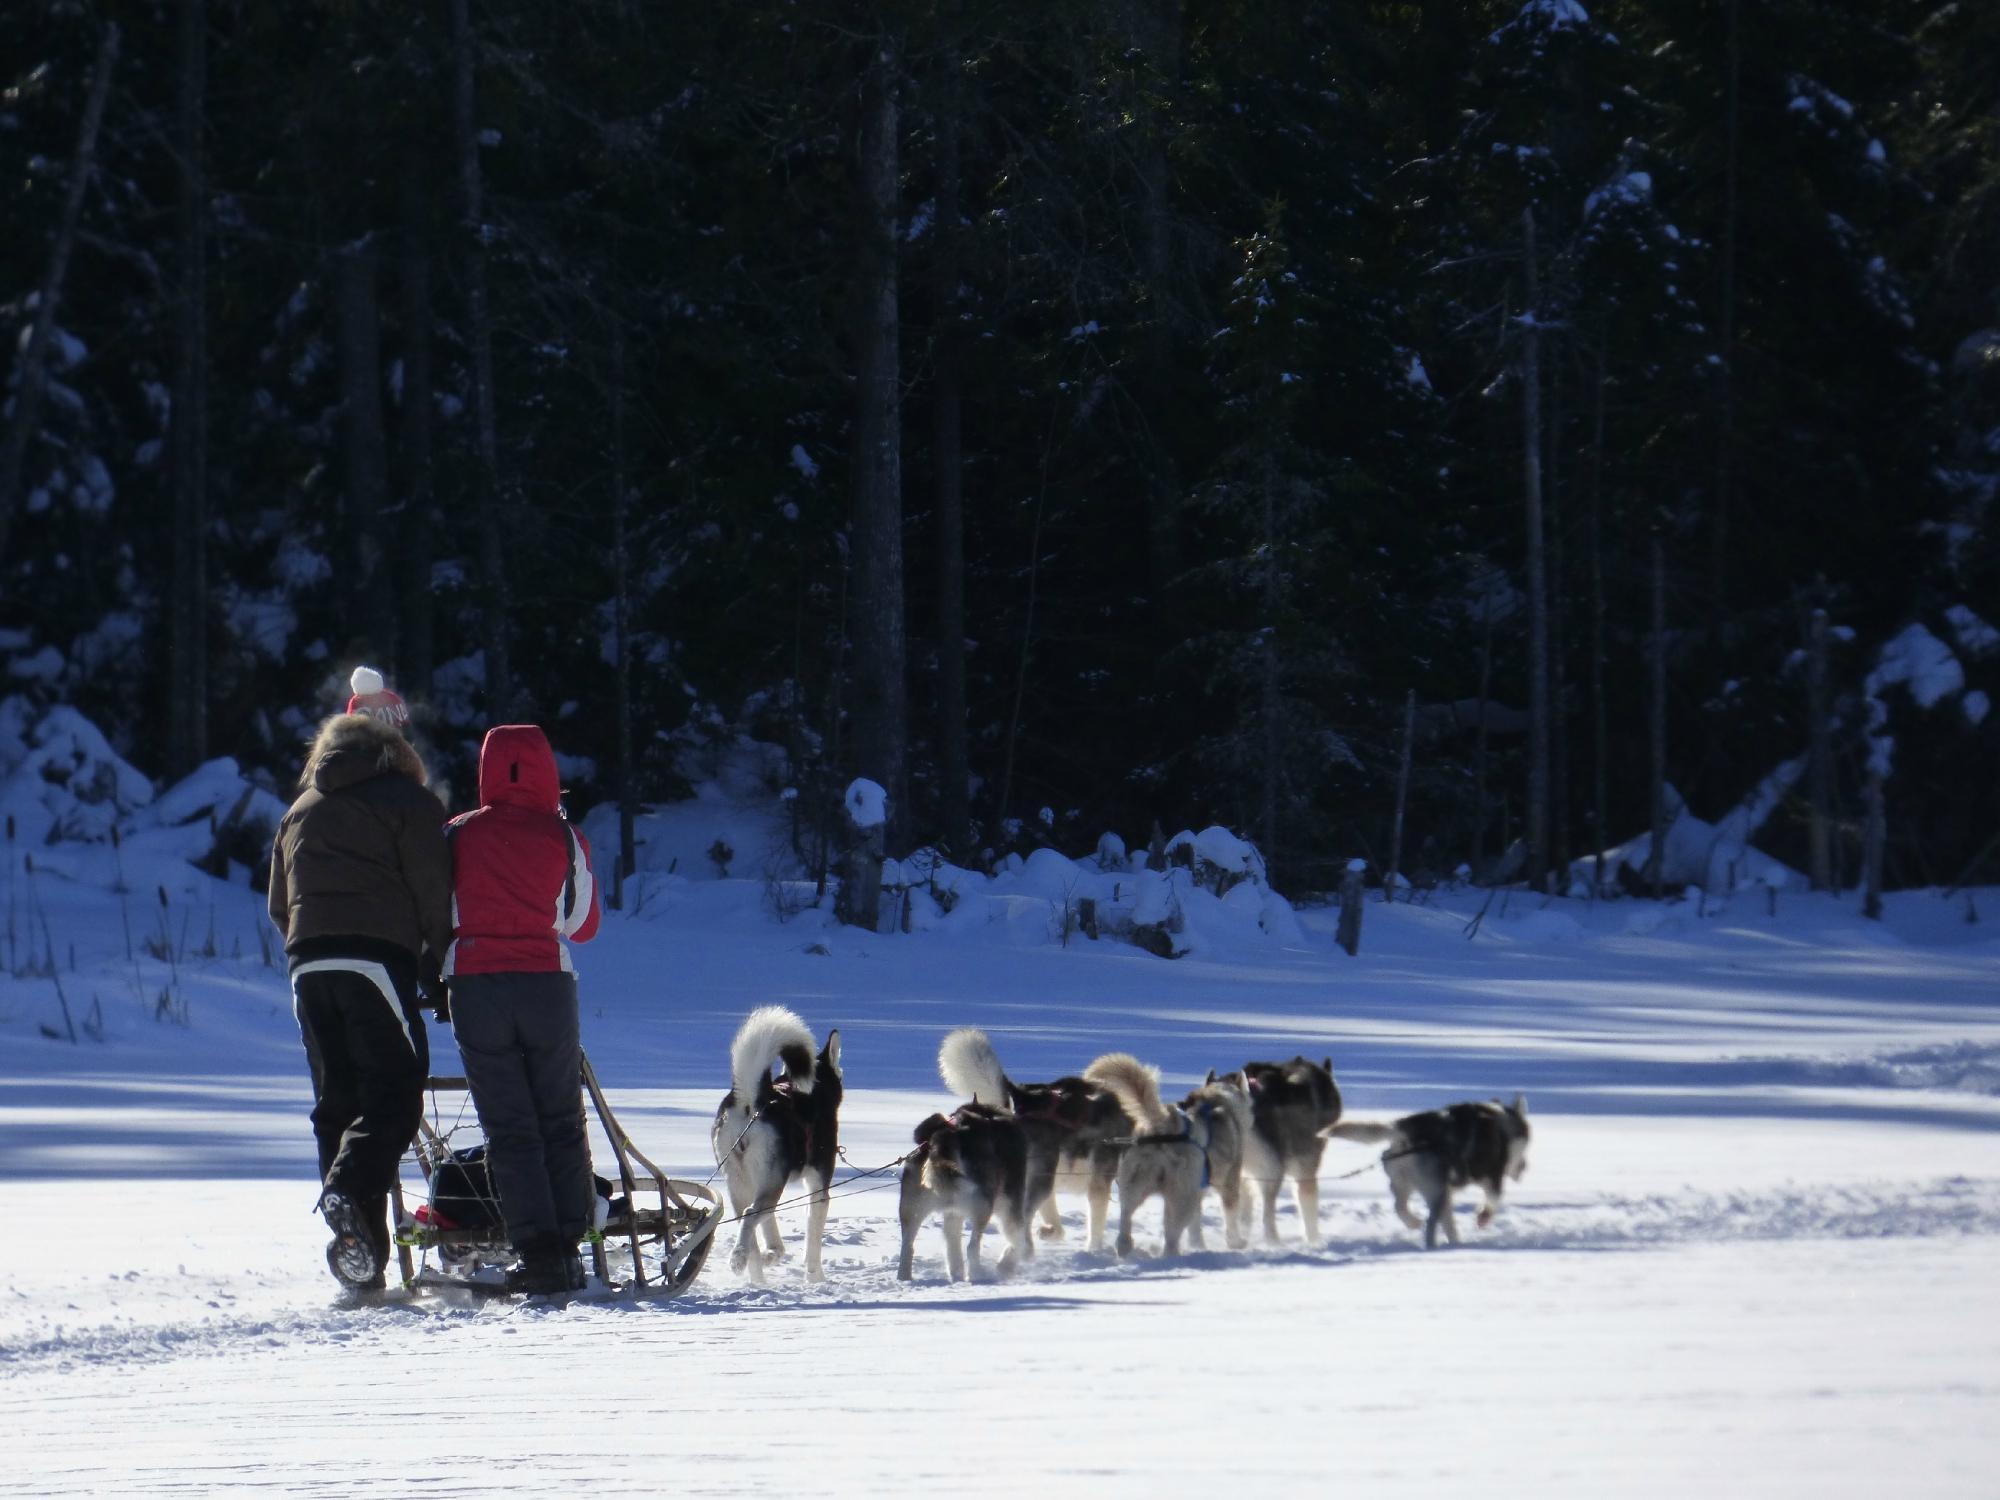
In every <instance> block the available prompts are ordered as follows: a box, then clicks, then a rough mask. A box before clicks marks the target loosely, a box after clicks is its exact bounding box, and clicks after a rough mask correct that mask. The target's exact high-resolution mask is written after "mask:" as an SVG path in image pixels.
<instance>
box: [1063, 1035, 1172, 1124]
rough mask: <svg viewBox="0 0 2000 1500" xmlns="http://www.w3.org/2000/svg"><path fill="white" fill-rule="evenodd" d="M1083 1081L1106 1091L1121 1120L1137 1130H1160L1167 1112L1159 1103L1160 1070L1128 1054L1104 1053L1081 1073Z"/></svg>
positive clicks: (1166, 1118) (1166, 1119) (1164, 1122)
mask: <svg viewBox="0 0 2000 1500" xmlns="http://www.w3.org/2000/svg"><path fill="white" fill-rule="evenodd" d="M1083 1076H1084V1078H1085V1079H1086V1080H1087V1081H1088V1082H1091V1083H1094V1084H1096V1085H1097V1086H1098V1087H1099V1088H1101V1089H1105V1090H1107V1091H1109V1092H1110V1093H1111V1094H1112V1095H1113V1096H1114V1097H1116V1099H1117V1100H1118V1107H1119V1108H1120V1109H1122V1110H1124V1111H1125V1117H1126V1118H1127V1119H1129V1120H1130V1121H1131V1122H1132V1123H1133V1124H1134V1125H1135V1126H1137V1127H1138V1128H1139V1129H1140V1130H1155V1131H1164V1130H1166V1129H1167V1128H1168V1113H1167V1108H1166V1106H1165V1105H1163V1104H1162V1103H1160V1070H1159V1069H1158V1068H1151V1067H1148V1066H1147V1065H1146V1064H1145V1063H1142V1062H1140V1061H1139V1059H1138V1058H1136V1057H1134V1056H1132V1055H1131V1054H1130V1053H1129V1052H1107V1053H1105V1054H1104V1056H1102V1057H1100V1058H1098V1059H1097V1061H1096V1062H1094V1063H1092V1064H1091V1065H1090V1066H1089V1067H1087V1068H1085V1069H1084V1070H1083Z"/></svg>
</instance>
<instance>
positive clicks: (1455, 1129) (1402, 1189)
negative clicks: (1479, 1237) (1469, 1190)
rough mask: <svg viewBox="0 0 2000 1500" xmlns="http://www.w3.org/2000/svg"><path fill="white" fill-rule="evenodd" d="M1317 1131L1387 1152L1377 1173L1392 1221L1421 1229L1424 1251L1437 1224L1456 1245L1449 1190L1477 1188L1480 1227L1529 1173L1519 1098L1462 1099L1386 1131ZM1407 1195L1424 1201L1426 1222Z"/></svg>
mask: <svg viewBox="0 0 2000 1500" xmlns="http://www.w3.org/2000/svg"><path fill="white" fill-rule="evenodd" d="M1323 1133H1324V1134H1326V1135H1329V1136H1339V1137H1340V1138H1341V1139H1342V1140H1348V1141H1361V1142H1363V1143H1381V1144H1386V1145H1387V1146H1388V1148H1389V1149H1388V1150H1387V1151H1384V1152H1383V1153H1382V1167H1383V1170H1385V1171H1386V1172H1387V1173H1388V1174H1389V1192H1390V1194H1391V1195H1392V1196H1393V1197H1394V1198H1395V1200H1396V1216H1397V1217H1398V1218H1400V1219H1401V1220H1402V1221H1403V1222H1404V1223H1405V1224H1407V1225H1409V1226H1410V1228H1412V1229H1421V1230H1423V1232H1424V1248H1425V1249H1427V1250H1428V1249H1432V1248H1434V1247H1435V1246H1436V1245H1437V1232H1438V1227H1439V1225H1442V1226H1443V1227H1444V1232H1445V1237H1446V1238H1447V1239H1449V1240H1450V1241H1451V1242H1452V1243H1453V1244H1454V1245H1456V1244H1457V1243H1458V1242H1459V1239H1458V1221H1457V1220H1456V1219H1455V1218H1454V1217H1453V1216H1452V1211H1451V1195H1452V1193H1453V1192H1454V1191H1456V1190H1457V1189H1459V1188H1462V1187H1473V1186H1477V1187H1478V1188H1480V1189H1482V1190H1483V1191H1484V1192H1485V1194H1486V1202H1485V1203H1484V1204H1483V1205H1481V1207H1480V1210H1479V1227H1480V1228H1481V1229H1484V1228H1485V1227H1486V1226H1487V1225H1489V1224H1491V1223H1492V1222H1493V1215H1494V1214H1495V1213H1497V1212H1498V1211H1499V1208H1500V1190H1501V1188H1502V1187H1503V1186H1504V1185H1505V1183H1506V1181H1507V1179H1508V1178H1512V1179H1514V1180H1515V1181H1517V1182H1518V1181H1519V1180H1520V1177H1521V1174H1522V1173H1523V1172H1525V1171H1527V1170H1528V1136H1529V1130H1528V1101H1527V1100H1526V1099H1525V1098H1523V1097H1522V1096H1521V1095H1519V1094H1516V1095H1515V1096H1514V1102H1513V1103H1512V1104H1502V1103H1501V1102H1500V1101H1499V1100H1498V1099H1494V1100H1490V1101H1488V1100H1475V1101H1468V1102H1467V1103H1464V1104H1452V1105H1447V1106H1446V1107H1445V1108H1443V1109H1431V1110H1425V1111H1424V1112H1423V1113H1422V1114H1417V1115H1404V1116H1403V1118H1402V1119H1400V1120H1398V1121H1396V1123H1395V1124H1393V1125H1375V1124H1369V1123H1367V1122H1365V1121H1361V1120H1343V1121H1340V1122H1339V1123H1338V1124H1334V1125H1329V1126H1328V1127H1327V1128H1326V1130H1325V1131H1324V1132H1323ZM1412 1193H1416V1194H1418V1195H1419V1196H1421V1197H1422V1198H1423V1200H1424V1203H1425V1205H1426V1206H1427V1207H1428V1208H1429V1209H1430V1216H1429V1217H1428V1218H1426V1219H1419V1218H1418V1217H1417V1216H1416V1215H1415V1214H1413V1213H1411V1212H1410V1194H1412Z"/></svg>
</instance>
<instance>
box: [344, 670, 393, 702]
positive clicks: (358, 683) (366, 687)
mask: <svg viewBox="0 0 2000 1500" xmlns="http://www.w3.org/2000/svg"><path fill="white" fill-rule="evenodd" d="M347 685H348V687H350V688H351V689H353V691H354V696H355V697H357V698H366V697H367V696H368V695H369V694H370V693H379V692H381V691H382V689H383V687H384V686H385V684H384V683H383V681H382V674H381V673H380V672H378V671H376V670H375V669H374V668H373V667H356V668H355V669H354V675H353V676H352V677H350V678H348V679H347Z"/></svg>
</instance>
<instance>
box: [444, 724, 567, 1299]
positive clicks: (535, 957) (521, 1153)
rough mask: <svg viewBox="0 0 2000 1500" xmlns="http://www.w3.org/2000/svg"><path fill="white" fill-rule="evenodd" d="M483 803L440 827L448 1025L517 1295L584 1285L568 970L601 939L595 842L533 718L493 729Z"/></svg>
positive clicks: (482, 759) (485, 748) (484, 755)
mask: <svg viewBox="0 0 2000 1500" xmlns="http://www.w3.org/2000/svg"><path fill="white" fill-rule="evenodd" d="M479 801H480V804H481V805H480V806H479V807H478V808H477V809H476V810H475V811H472V812H469V813H465V814H463V815H462V816H460V817H457V818H454V819H452V821H451V823H450V824H449V825H448V826H447V828H446V835H447V837H448V839H449V841H450V844H451V855H452V929H453V930H452V942H451V947H450V948H449V949H448V950H447V951H446V954H445V964H444V977H445V981H446V984H447V1000H448V1009H449V1015H450V1019H451V1025H452V1030H453V1031H454V1032H455V1033H456V1034H457V1037H458V1050H459V1055H460V1057H461V1058H462V1059H463V1060H464V1063H465V1080H466V1083H467V1085H468V1086H469V1087H470V1089H471V1092H472V1104H473V1108H474V1110H475V1111H476V1112H477V1113H478V1115H479V1124H480V1127H481V1128H482V1129H483V1130H484V1131H485V1132H486V1160H487V1163H488V1166H489V1167H490V1169H491V1171H492V1174H493V1184H494V1187H495V1188H496V1190H497V1191H498V1192H499V1195H500V1211H501V1215H502V1217H503V1218H504V1219H505V1221H506V1225H507V1239H508V1241H509V1243H510V1244H512V1245H513V1247H514V1249H515V1251H516V1253H517V1254H518V1255H519V1256H520V1264H518V1265H517V1266H515V1267H514V1268H513V1269H512V1270H511V1271H509V1272H508V1283H507V1284H508V1286H509V1287H510V1288H511V1289H513V1290H517V1291H527V1292H559V1291H565V1290H571V1289H574V1288H576V1287H580V1286H582V1285H583V1265H582V1262H581V1261H580V1260H578V1258H577V1241H578V1239H579V1238H580V1237H581V1236H582V1234H583V1232H584V1230H585V1229H586V1228H588V1227H589V1224H590V1221H591V1208H592V1198H593V1194H594V1192H595V1188H594V1186H593V1182H592V1178H591V1171H590V1142H589V1139H588V1137H587V1136H586V1135H585V1133H584V1120H583V1086H582V1082H581V1077H582V1067H583V1056H582V1047H581V1043H580V1041H579V1037H578V1021H577V999H576V974H575V971H574V970H573V969H572V968H571V966H570V957H569V948H568V946H567V943H566V942H565V939H568V940H570V941H574V942H579V943H582V942H588V941H589V940H590V939H591V938H593V937H595V936H596V935H597V923H598V916H599V911H598V902H597V886H596V882H595V880H594V879H593V878H592V874H591V867H590V846H589V845H588V844H587V843H585V842H584V838H583V835H582V834H581V833H579V832H577V831H576V830H575V829H574V828H572V827H571V826H570V824H569V820H568V819H567V818H566V817H565V816H564V815H563V810H562V801H561V787H560V785H559V781H558V777H557V774H556V759H555V754H554V752H553V751H551V750H550V749H549V742H548V738H547V736H545V735H544V734H543V733H542V731H541V730H540V729H539V728H537V727H536V726H535V725H533V724H502V725H500V726H498V727H496V728H494V729H491V730H488V731H487V734H486V740H485V743H484V744H482V745H481V746H480V749H479Z"/></svg>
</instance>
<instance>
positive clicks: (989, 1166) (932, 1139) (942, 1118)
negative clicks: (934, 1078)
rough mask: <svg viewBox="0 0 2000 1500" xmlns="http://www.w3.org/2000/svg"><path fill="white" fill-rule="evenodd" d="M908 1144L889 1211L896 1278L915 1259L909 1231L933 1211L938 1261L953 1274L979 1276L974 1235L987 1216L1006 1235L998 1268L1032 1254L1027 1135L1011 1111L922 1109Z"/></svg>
mask: <svg viewBox="0 0 2000 1500" xmlns="http://www.w3.org/2000/svg"><path fill="white" fill-rule="evenodd" d="M915 1139H916V1143H917V1145H916V1149H915V1150H914V1151H912V1152H911V1153H910V1154H909V1156H908V1157H906V1158H905V1159H904V1162H903V1181H902V1191H901V1193H900V1194H899V1196H898V1201H897V1205H896V1215H897V1217H898V1218H899V1219H900V1220H901V1221H902V1230H903V1253H902V1258H901V1259H900V1260H899V1261H898V1262H897V1266H896V1279H897V1280H899V1281H908V1280H909V1279H910V1277H911V1275H912V1274H913V1272H914V1267H915V1261H916V1246H917V1231H918V1230H919V1229H921V1228H923V1226H924V1220H926V1219H928V1218H929V1217H930V1216H931V1215H932V1214H933V1213H941V1214H943V1215H944V1245H945V1262H946V1264H947V1266H948V1267H949V1269H950V1274H951V1279H952V1280H953V1281H965V1280H968V1279H970V1278H973V1277H977V1276H978V1275H979V1242H980V1239H981V1238H982V1237H983V1236H984V1235H985V1233H986V1225H987V1223H988V1221H990V1220H993V1219H998V1220H999V1221H1000V1233H1001V1235H1002V1237H1003V1238H1004V1239H1005V1240H1006V1241H1007V1249H1006V1252H1005V1253H1004V1254H1003V1255H1002V1256H1001V1257H1000V1274H1001V1275H1002V1276H1008V1275H1011V1274H1012V1273H1013V1271H1014V1268H1015V1266H1016V1265H1017V1264H1019V1262H1020V1261H1021V1259H1022V1258H1023V1257H1024V1256H1027V1255H1032V1254H1033V1253H1034V1241H1033V1239H1032V1238H1031V1237H1030V1236H1029V1233H1028V1195H1027V1186H1028V1138H1027V1135H1026V1133H1025V1132H1024V1131H1023V1130H1022V1129H1021V1122H1020V1120H1019V1119H1017V1118H1016V1117H1015V1116H1014V1114H1013V1113H1012V1112H1011V1111H1008V1110H1004V1109H992V1108H990V1107H988V1106H987V1105H984V1104H961V1105H960V1106H959V1107H958V1108H957V1109H955V1110H953V1111H952V1112H951V1113H950V1114H948V1115H930V1116H928V1117H927V1118H926V1119H925V1120H924V1122H923V1123H922V1124H921V1125H919V1126H917V1129H916V1133H915Z"/></svg>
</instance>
